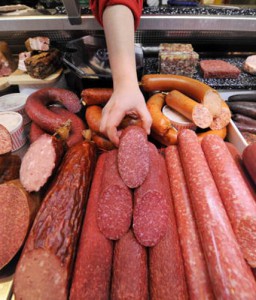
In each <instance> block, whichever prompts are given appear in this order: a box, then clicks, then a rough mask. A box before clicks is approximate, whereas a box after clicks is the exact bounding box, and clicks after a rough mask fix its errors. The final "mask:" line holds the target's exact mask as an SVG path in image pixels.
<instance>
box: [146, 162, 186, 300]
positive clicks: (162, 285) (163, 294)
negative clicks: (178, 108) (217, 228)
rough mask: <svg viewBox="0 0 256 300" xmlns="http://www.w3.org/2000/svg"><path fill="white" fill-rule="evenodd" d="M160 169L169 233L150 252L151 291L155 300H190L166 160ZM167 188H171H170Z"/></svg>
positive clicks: (151, 295)
mask: <svg viewBox="0 0 256 300" xmlns="http://www.w3.org/2000/svg"><path fill="white" fill-rule="evenodd" d="M161 158H162V160H160V163H159V169H160V170H162V172H161V174H162V175H161V181H162V182H163V186H165V187H166V188H165V189H164V193H165V195H166V197H167V201H168V202H167V205H168V218H167V232H166V234H165V236H164V237H163V238H162V239H161V240H160V241H159V243H158V244H157V245H156V246H154V247H151V248H150V249H149V287H150V299H152V300H159V299H161V300H170V299H172V300H175V299H176V300H178V299H179V300H183V299H188V292H187V286H186V279H185V271H184V265H183V259H182V254H181V249H180V243H179V236H178V231H177V226H176V220H175V215H174V209H173V202H172V201H173V200H172V196H171V192H170V188H169V180H168V175H167V170H166V166H165V161H164V158H163V157H161ZM167 187H168V188H167Z"/></svg>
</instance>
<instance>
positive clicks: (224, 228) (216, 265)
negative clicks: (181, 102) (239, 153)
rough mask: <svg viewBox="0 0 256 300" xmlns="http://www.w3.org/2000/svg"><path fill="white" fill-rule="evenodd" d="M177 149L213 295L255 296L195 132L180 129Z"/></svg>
mask: <svg viewBox="0 0 256 300" xmlns="http://www.w3.org/2000/svg"><path fill="white" fill-rule="evenodd" d="M209 137H213V135H209ZM178 149H179V154H180V158H181V162H182V167H183V170H184V174H185V178H186V182H187V185H188V189H189V194H190V197H191V201H192V206H193V210H194V213H195V220H196V224H197V228H198V232H199V236H200V239H201V244H202V247H203V251H204V256H205V260H206V263H207V268H208V271H209V275H210V279H211V283H212V288H213V291H214V295H215V297H216V299H255V297H256V283H255V280H254V277H253V275H252V272H251V270H250V268H249V267H248V265H247V264H246V262H245V260H244V258H243V254H242V251H241V249H240V247H239V245H238V243H237V240H236V238H235V236H234V233H233V230H232V227H231V224H230V221H229V219H228V217H227V214H226V211H225V209H224V207H223V204H222V201H221V198H220V195H219V192H218V190H217V187H216V185H215V182H214V180H213V177H212V175H211V172H210V169H209V167H208V164H207V161H206V159H205V156H204V153H203V151H202V148H201V146H200V143H199V141H198V138H197V136H196V134H195V132H193V131H191V130H183V131H182V132H180V133H179V135H178ZM234 262H235V263H234Z"/></svg>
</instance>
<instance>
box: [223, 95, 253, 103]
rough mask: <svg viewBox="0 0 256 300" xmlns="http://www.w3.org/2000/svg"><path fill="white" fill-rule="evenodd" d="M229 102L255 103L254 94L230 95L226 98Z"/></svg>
mask: <svg viewBox="0 0 256 300" xmlns="http://www.w3.org/2000/svg"><path fill="white" fill-rule="evenodd" d="M228 101H229V102H240V101H246V102H256V94H255V93H251V94H237V95H232V96H229V97H228Z"/></svg>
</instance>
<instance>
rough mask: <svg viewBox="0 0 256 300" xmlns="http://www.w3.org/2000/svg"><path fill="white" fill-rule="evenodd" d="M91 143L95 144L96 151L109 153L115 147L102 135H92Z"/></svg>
mask: <svg viewBox="0 0 256 300" xmlns="http://www.w3.org/2000/svg"><path fill="white" fill-rule="evenodd" d="M92 141H93V142H94V143H95V145H96V146H97V148H98V149H100V150H102V151H110V150H113V149H115V148H116V147H115V145H114V144H113V143H112V142H111V141H110V140H109V139H107V138H106V137H104V136H103V135H100V134H97V133H95V132H93V133H92Z"/></svg>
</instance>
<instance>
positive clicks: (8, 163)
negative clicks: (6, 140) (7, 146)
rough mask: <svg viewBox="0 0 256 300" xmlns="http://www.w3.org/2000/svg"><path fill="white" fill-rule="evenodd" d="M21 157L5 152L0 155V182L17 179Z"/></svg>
mask: <svg viewBox="0 0 256 300" xmlns="http://www.w3.org/2000/svg"><path fill="white" fill-rule="evenodd" d="M20 166H21V159H20V157H19V156H18V155H14V154H9V153H8V154H5V155H1V156H0V183H4V182H6V181H9V180H14V179H18V178H19V176H20Z"/></svg>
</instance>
